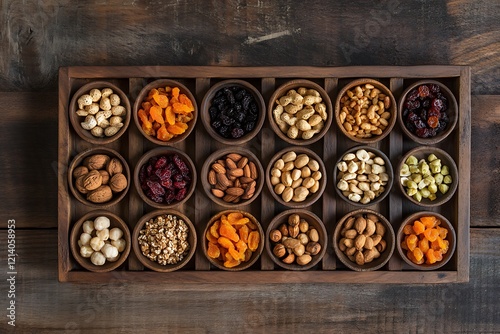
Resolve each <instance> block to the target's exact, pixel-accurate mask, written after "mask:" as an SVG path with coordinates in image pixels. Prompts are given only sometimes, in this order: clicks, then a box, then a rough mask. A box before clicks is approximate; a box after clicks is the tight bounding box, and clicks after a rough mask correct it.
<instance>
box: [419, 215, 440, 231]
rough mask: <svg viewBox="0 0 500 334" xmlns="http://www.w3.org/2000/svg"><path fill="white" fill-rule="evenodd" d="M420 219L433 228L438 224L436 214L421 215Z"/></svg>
mask: <svg viewBox="0 0 500 334" xmlns="http://www.w3.org/2000/svg"><path fill="white" fill-rule="evenodd" d="M420 221H421V222H422V224H424V225H425V227H427V228H433V227H435V226H436V222H437V218H436V217H435V216H424V217H420Z"/></svg>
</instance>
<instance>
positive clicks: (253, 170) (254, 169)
mask: <svg viewBox="0 0 500 334" xmlns="http://www.w3.org/2000/svg"><path fill="white" fill-rule="evenodd" d="M248 165H249V166H250V177H251V178H252V179H254V180H255V179H257V178H258V177H259V172H257V166H255V164H254V163H253V161H250V162H249V163H248Z"/></svg>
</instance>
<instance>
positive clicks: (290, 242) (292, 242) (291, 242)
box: [283, 238, 300, 249]
mask: <svg viewBox="0 0 500 334" xmlns="http://www.w3.org/2000/svg"><path fill="white" fill-rule="evenodd" d="M283 245H284V246H285V247H286V248H289V249H294V248H295V247H297V246H298V245H300V241H299V240H298V239H294V238H287V239H286V240H283Z"/></svg>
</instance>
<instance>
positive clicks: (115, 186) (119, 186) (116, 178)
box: [109, 173, 128, 193]
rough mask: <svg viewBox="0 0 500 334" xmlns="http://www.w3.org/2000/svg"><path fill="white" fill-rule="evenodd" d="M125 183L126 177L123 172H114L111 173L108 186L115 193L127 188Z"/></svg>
mask: <svg viewBox="0 0 500 334" xmlns="http://www.w3.org/2000/svg"><path fill="white" fill-rule="evenodd" d="M127 184H128V182H127V178H126V177H125V175H123V173H118V174H115V175H113V177H112V178H111V180H109V186H110V187H111V190H112V191H114V192H115V193H118V192H120V191H123V190H124V189H125V188H127Z"/></svg>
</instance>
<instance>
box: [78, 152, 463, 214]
mask: <svg viewBox="0 0 500 334" xmlns="http://www.w3.org/2000/svg"><path fill="white" fill-rule="evenodd" d="M359 149H365V150H367V151H368V152H374V153H375V154H377V155H378V156H380V157H382V158H383V159H384V160H385V164H386V167H387V173H388V175H389V181H388V183H387V186H386V190H385V191H384V192H383V193H382V194H381V195H380V196H379V197H377V198H375V199H374V200H373V201H371V202H370V203H368V204H361V203H356V202H352V201H350V200H349V199H347V198H346V197H345V196H344V195H343V194H342V192H341V191H340V190H339V189H338V188H337V186H336V185H337V182H338V180H337V173H338V170H337V168H335V170H334V173H333V183H334V185H335V189H336V191H337V194H338V195H339V197H341V198H342V199H343V200H345V201H346V202H347V203H349V204H352V205H355V206H360V207H367V206H371V205H374V204H376V203H379V202H380V201H382V200H383V199H384V198H385V197H386V196H387V195H388V193H389V192H390V190H391V188H392V184H393V180H394V178H396V180H398V181H399V172H400V170H401V167H402V165H403V164H404V162H405V161H406V160H407V158H408V157H409V156H410V155H413V156H415V157H416V158H417V159H418V160H420V159H424V158H425V157H427V156H428V155H429V154H431V153H434V154H436V155H437V156H438V157H439V158H440V159H441V160H442V162H443V164H445V165H447V166H448V167H449V168H450V174H451V176H452V179H453V183H452V185H451V187H450V189H449V190H448V192H447V193H446V194H444V195H442V194H438V197H437V199H435V200H434V201H430V200H429V199H426V198H423V199H422V201H421V202H417V201H416V200H415V199H414V198H413V197H411V196H408V195H407V193H406V191H404V189H403V185H402V183H401V182H397V183H398V184H399V188H400V190H401V192H402V193H403V194H404V196H405V197H406V198H407V199H409V200H411V201H412V202H413V203H415V204H417V205H420V206H425V207H435V206H439V205H442V204H443V203H445V202H447V201H448V200H449V199H450V198H451V197H452V196H453V195H454V193H455V190H456V189H457V185H458V169H457V167H456V164H455V162H454V160H453V158H452V157H451V156H450V155H449V154H448V153H446V152H445V151H443V150H441V149H439V148H436V147H431V146H422V147H417V148H414V149H413V150H411V151H409V152H407V153H406V154H405V155H404V156H403V157H402V159H401V160H400V163H399V165H398V168H397V169H396V171H395V173H394V172H393V170H392V167H391V166H392V165H391V162H390V160H389V159H388V158H387V156H386V155H385V154H384V153H383V152H382V151H380V150H378V149H376V148H373V147H370V146H362V145H361V146H356V147H353V148H351V149H349V150H348V151H346V152H345V153H344V154H342V155H341V156H340V158H339V161H340V159H342V157H343V156H344V155H345V154H346V153H355V152H356V151H357V150H359ZM288 151H295V152H296V153H297V154H301V153H305V154H307V155H308V156H309V157H312V158H314V159H316V160H317V161H318V163H319V165H320V171H321V173H322V175H323V178H322V180H321V187H320V189H319V191H318V192H316V193H315V194H312V195H311V196H310V197H308V198H307V199H306V200H305V201H303V202H285V201H283V199H282V198H281V196H279V195H277V194H276V193H275V192H274V189H273V186H272V184H271V180H270V174H271V172H270V171H271V168H272V166H274V163H275V162H276V160H278V159H279V158H280V157H281V156H282V155H283V154H284V153H286V152H288ZM174 153H176V154H178V155H179V156H181V157H182V159H183V160H184V161H185V162H186V163H187V165H188V167H189V168H190V169H191V174H192V175H191V178H192V182H191V185H190V187H189V189H188V191H187V196H186V197H185V198H184V199H183V200H182V201H180V202H174V203H172V204H170V205H167V204H164V203H161V204H159V203H155V202H154V201H152V200H151V199H149V198H148V197H147V196H146V195H145V194H144V191H143V190H142V189H141V187H140V182H139V170H140V168H141V167H142V166H143V165H144V164H145V163H146V162H147V161H148V160H149V159H150V158H152V157H157V156H160V155H170V154H174ZM229 153H239V154H242V155H245V156H247V157H248V158H249V159H250V160H251V161H253V162H254V163H255V164H256V166H257V168H258V172H259V175H260V177H259V178H258V179H257V185H256V191H255V194H254V196H253V197H251V198H250V199H248V200H246V201H244V202H240V203H237V204H234V203H228V202H225V201H223V200H222V199H220V198H217V197H215V196H214V195H213V194H212V192H211V185H210V184H209V183H208V171H209V169H210V166H211V164H212V163H213V162H215V161H216V160H217V159H219V158H222V157H224V156H226V155H227V154H229ZM93 154H107V155H109V156H111V157H117V158H118V159H120V161H121V162H122V164H123V166H124V167H125V168H124V173H125V176H126V177H127V179H128V180H129V182H128V185H127V188H126V189H125V190H124V191H123V192H122V193H120V194H119V195H117V196H116V197H114V198H113V199H112V200H111V201H109V202H106V203H103V204H95V203H92V202H89V201H87V200H86V198H85V197H84V196H83V195H82V194H80V193H79V192H78V191H77V190H76V188H75V186H74V179H73V170H74V169H75V168H76V167H78V166H79V165H81V163H82V161H83V160H84V159H85V158H86V157H87V156H90V155H93ZM325 170H326V168H325V165H324V163H323V161H322V159H321V158H320V157H319V156H318V155H317V154H316V153H314V152H313V151H312V150H310V149H308V148H305V147H302V146H295V147H287V148H285V149H283V150H281V151H279V152H278V153H276V154H275V156H274V157H273V158H272V159H271V161H270V163H269V165H268V166H267V169H266V171H265V172H264V169H263V167H262V164H261V163H260V161H259V159H258V158H257V157H256V156H255V155H254V154H253V153H252V152H251V151H250V150H248V149H246V148H242V147H232V148H224V149H220V150H218V151H215V152H214V153H212V154H211V155H210V156H209V157H208V158H207V159H206V161H205V163H204V164H203V167H202V169H201V175H202V176H201V181H202V185H203V188H204V190H205V193H206V195H207V196H208V197H209V198H210V199H211V200H212V201H213V202H215V203H217V204H218V205H221V206H223V207H229V208H237V207H238V206H241V205H247V204H250V203H251V202H252V201H253V200H255V199H256V198H257V197H258V196H259V194H260V192H261V190H262V188H263V185H264V179H265V183H266V184H267V186H268V188H269V191H270V193H271V194H272V196H273V197H274V199H275V200H276V201H277V202H279V203H280V204H282V205H284V206H287V207H290V208H304V207H307V206H310V205H312V204H313V203H315V202H316V201H317V200H318V199H319V198H321V196H322V193H323V192H324V190H325V187H326V183H327V182H329V181H328V179H327V177H329V175H327V174H326V172H325ZM130 175H131V173H130V169H129V167H128V164H127V162H126V161H125V159H124V158H123V157H122V156H121V155H120V154H119V153H118V152H116V151H114V150H112V149H109V148H105V147H98V148H92V149H89V150H86V151H83V152H81V153H80V154H78V155H77V156H76V157H75V158H74V159H73V161H72V162H71V163H70V165H69V170H68V184H69V187H70V190H71V192H72V193H73V195H74V196H75V198H76V199H77V200H78V201H80V202H81V203H83V204H85V205H88V206H93V207H98V208H106V207H109V206H112V205H114V204H116V203H118V202H119V201H120V200H122V199H123V198H124V196H125V195H126V192H127V191H128V188H129V186H130V183H131V178H130ZM262 175H265V178H264V177H262ZM133 180H134V184H135V186H136V189H137V192H138V194H139V195H140V197H141V198H142V199H143V200H144V201H145V202H146V203H147V204H148V205H150V206H152V207H155V208H159V209H165V208H171V207H174V206H178V205H180V204H182V203H184V202H185V201H186V200H187V199H189V197H190V196H191V195H192V194H193V192H194V190H195V187H196V180H197V173H196V167H195V164H194V163H193V161H192V160H191V158H190V157H189V155H187V154H186V153H185V152H182V151H180V150H178V149H176V148H172V147H157V148H154V149H152V150H150V151H148V152H146V153H145V154H144V155H143V156H142V157H141V158H140V159H139V161H138V163H137V165H136V167H135V170H134V173H133Z"/></svg>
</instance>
